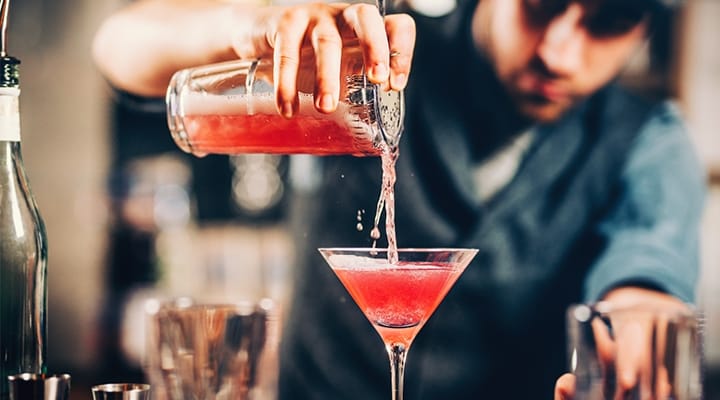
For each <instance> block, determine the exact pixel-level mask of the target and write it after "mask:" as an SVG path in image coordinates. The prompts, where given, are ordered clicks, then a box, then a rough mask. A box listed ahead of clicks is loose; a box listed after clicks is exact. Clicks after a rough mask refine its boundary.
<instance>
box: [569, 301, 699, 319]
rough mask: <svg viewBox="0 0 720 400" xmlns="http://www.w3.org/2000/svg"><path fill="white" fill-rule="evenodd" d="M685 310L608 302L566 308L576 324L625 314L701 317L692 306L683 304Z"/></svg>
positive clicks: (682, 317) (680, 317) (571, 305)
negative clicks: (595, 318) (594, 318)
mask: <svg viewBox="0 0 720 400" xmlns="http://www.w3.org/2000/svg"><path fill="white" fill-rule="evenodd" d="M683 304H684V305H685V307H686V308H685V309H680V308H667V307H662V306H657V305H653V304H647V303H638V304H623V305H616V304H612V303H610V302H608V301H597V302H592V303H573V304H570V305H569V306H568V307H567V312H568V315H569V316H570V317H571V318H572V319H573V320H575V321H577V322H581V323H582V322H588V321H589V320H591V319H592V318H593V317H597V316H600V317H612V316H613V315H614V316H618V315H627V314H633V313H635V314H638V313H640V314H654V315H662V316H665V317H668V318H674V319H686V320H687V319H697V318H699V317H701V315H700V312H699V310H698V309H697V307H696V306H695V305H693V304H690V303H687V302H684V303H683Z"/></svg>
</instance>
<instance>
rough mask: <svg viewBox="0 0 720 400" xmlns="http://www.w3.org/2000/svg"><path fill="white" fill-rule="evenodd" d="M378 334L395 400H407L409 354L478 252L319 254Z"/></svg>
mask: <svg viewBox="0 0 720 400" xmlns="http://www.w3.org/2000/svg"><path fill="white" fill-rule="evenodd" d="M318 250H319V251H320V253H321V254H322V256H323V257H324V258H325V260H326V261H327V263H328V264H329V265H330V268H332V270H333V272H335V274H336V275H337V277H338V279H340V282H342V284H343V285H344V286H345V289H347V291H348V292H349V293H350V296H352V298H353V300H355V303H356V304H357V305H358V306H359V307H360V309H361V310H362V312H363V313H364V314H365V316H366V317H367V319H368V320H369V321H370V323H372V325H373V327H375V330H376V331H377V332H378V333H379V334H380V337H381V338H382V340H383V342H385V349H386V351H387V353H388V356H389V357H390V373H391V384H392V399H393V400H402V398H403V375H404V371H405V360H406V358H407V353H408V350H409V349H410V345H411V344H412V342H413V340H414V339H415V337H416V336H417V334H418V332H420V329H421V328H422V327H423V325H425V322H427V320H428V318H430V316H431V315H432V314H433V312H434V311H435V309H436V308H437V306H438V304H440V302H441V301H442V300H443V298H445V295H446V294H447V293H448V291H449V290H450V288H451V287H452V286H453V284H454V283H455V282H456V281H457V279H458V277H460V274H461V273H462V272H463V271H464V270H465V267H467V266H468V264H469V263H470V261H471V260H472V259H473V257H475V254H476V253H477V250H476V249H398V250H397V260H398V261H397V262H395V263H390V262H389V261H388V251H387V249H375V248H320V249H318Z"/></svg>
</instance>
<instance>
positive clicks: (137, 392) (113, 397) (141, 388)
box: [92, 383, 150, 400]
mask: <svg viewBox="0 0 720 400" xmlns="http://www.w3.org/2000/svg"><path fill="white" fill-rule="evenodd" d="M92 396H93V400H148V399H150V385H148V384H144V383H105V384H102V385H95V386H93V387H92Z"/></svg>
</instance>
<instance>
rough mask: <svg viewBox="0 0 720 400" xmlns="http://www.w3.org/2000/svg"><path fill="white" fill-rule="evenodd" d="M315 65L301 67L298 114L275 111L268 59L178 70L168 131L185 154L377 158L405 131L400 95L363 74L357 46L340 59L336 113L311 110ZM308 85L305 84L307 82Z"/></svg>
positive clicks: (173, 82) (171, 91)
mask: <svg viewBox="0 0 720 400" xmlns="http://www.w3.org/2000/svg"><path fill="white" fill-rule="evenodd" d="M312 65H313V63H312V61H311V60H308V61H301V64H300V73H299V81H298V82H299V83H298V84H299V94H298V95H299V100H300V101H299V103H300V107H299V110H298V113H297V114H296V115H295V116H294V117H292V118H285V117H283V116H281V115H280V114H279V113H278V112H277V110H276V108H275V95H274V86H273V66H272V62H271V61H270V60H238V61H230V62H225V63H219V64H212V65H206V66H201V67H197V68H190V69H185V70H181V71H178V72H177V73H175V75H174V76H173V78H172V80H171V82H170V85H169V87H168V91H167V96H166V104H167V117H168V125H169V127H170V132H171V134H172V137H173V139H174V140H175V142H176V143H177V145H178V146H179V147H180V148H182V149H183V150H184V151H186V152H189V153H192V154H195V155H197V156H203V155H205V154H244V153H265V154H315V155H340V154H351V155H355V156H379V155H380V154H381V153H382V149H383V146H386V145H390V147H395V146H396V145H397V141H398V140H399V137H400V134H401V131H402V119H403V113H404V103H403V94H402V92H395V91H384V90H382V89H380V88H379V87H378V86H377V85H374V84H371V83H369V82H368V81H367V79H366V78H365V75H364V73H363V64H362V56H361V54H360V53H359V50H358V49H356V48H353V47H348V48H346V49H345V53H344V54H343V58H342V66H341V71H342V73H341V76H342V78H341V79H342V80H343V82H341V85H340V87H341V88H342V90H341V93H340V99H341V100H340V102H339V105H338V108H337V110H336V111H335V112H333V113H330V114H324V113H320V112H318V111H317V110H315V108H314V106H313V94H312V93H313V84H311V82H312V79H314V77H315V72H314V70H313V67H312ZM304 82H306V83H304Z"/></svg>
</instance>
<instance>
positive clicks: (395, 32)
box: [385, 14, 415, 90]
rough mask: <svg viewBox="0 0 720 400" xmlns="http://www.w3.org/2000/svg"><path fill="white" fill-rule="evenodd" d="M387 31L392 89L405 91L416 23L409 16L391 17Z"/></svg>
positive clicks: (387, 22) (387, 24) (413, 46)
mask: <svg viewBox="0 0 720 400" xmlns="http://www.w3.org/2000/svg"><path fill="white" fill-rule="evenodd" d="M385 29H386V31H387V35H388V41H389V43H390V88H391V89H393V90H403V89H404V88H405V85H406V84H407V78H408V76H409V75H410V66H411V64H412V58H413V51H414V49H415V21H414V20H413V19H412V18H411V17H410V16H409V15H407V14H394V15H390V16H388V17H387V18H385Z"/></svg>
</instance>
